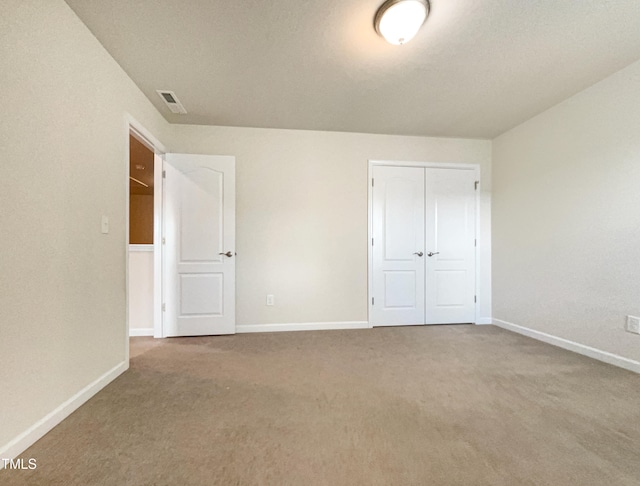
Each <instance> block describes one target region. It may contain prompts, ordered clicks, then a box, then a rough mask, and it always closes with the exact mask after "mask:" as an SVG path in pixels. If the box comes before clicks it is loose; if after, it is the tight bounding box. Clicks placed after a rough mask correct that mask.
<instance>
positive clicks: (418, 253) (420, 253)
mask: <svg viewBox="0 0 640 486" xmlns="http://www.w3.org/2000/svg"><path fill="white" fill-rule="evenodd" d="M413 254H414V255H418V256H419V257H421V256H422V255H424V253H422V252H421V251H416V252H414V253H413Z"/></svg>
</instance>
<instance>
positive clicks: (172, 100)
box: [156, 89, 187, 115]
mask: <svg viewBox="0 0 640 486" xmlns="http://www.w3.org/2000/svg"><path fill="white" fill-rule="evenodd" d="M156 93H158V95H159V96H160V98H162V101H164V104H165V105H167V107H168V108H169V110H171V113H178V114H180V115H185V114H186V113H187V110H185V109H184V106H182V103H180V100H179V99H178V97H177V96H176V94H175V93H174V92H173V91H166V90H160V89H159V90H156Z"/></svg>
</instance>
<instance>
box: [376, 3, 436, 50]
mask: <svg viewBox="0 0 640 486" xmlns="http://www.w3.org/2000/svg"><path fill="white" fill-rule="evenodd" d="M430 10H431V4H430V2H429V0H386V1H385V2H384V3H383V4H382V5H381V6H380V8H379V9H378V11H377V12H376V15H375V17H374V19H373V26H374V28H375V30H376V32H377V33H378V34H379V35H380V36H381V37H383V38H384V39H385V40H386V41H387V42H389V43H390V44H395V45H402V44H405V43H406V42H408V41H410V40H411V39H413V37H414V36H415V35H416V34H417V33H418V30H420V27H422V24H424V22H425V21H426V20H427V17H428V16H429V12H430Z"/></svg>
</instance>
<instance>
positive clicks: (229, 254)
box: [218, 251, 233, 258]
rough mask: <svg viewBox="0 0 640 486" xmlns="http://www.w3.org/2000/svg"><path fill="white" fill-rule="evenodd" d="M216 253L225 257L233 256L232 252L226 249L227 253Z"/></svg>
mask: <svg viewBox="0 0 640 486" xmlns="http://www.w3.org/2000/svg"><path fill="white" fill-rule="evenodd" d="M218 255H224V256H226V257H229V258H231V257H232V256H233V253H231V252H230V251H228V252H227V253H218Z"/></svg>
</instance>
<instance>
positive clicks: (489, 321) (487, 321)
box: [476, 317, 493, 326]
mask: <svg viewBox="0 0 640 486" xmlns="http://www.w3.org/2000/svg"><path fill="white" fill-rule="evenodd" d="M485 324H493V319H491V317H480V318H478V320H477V321H476V325H479V326H482V325H485Z"/></svg>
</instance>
